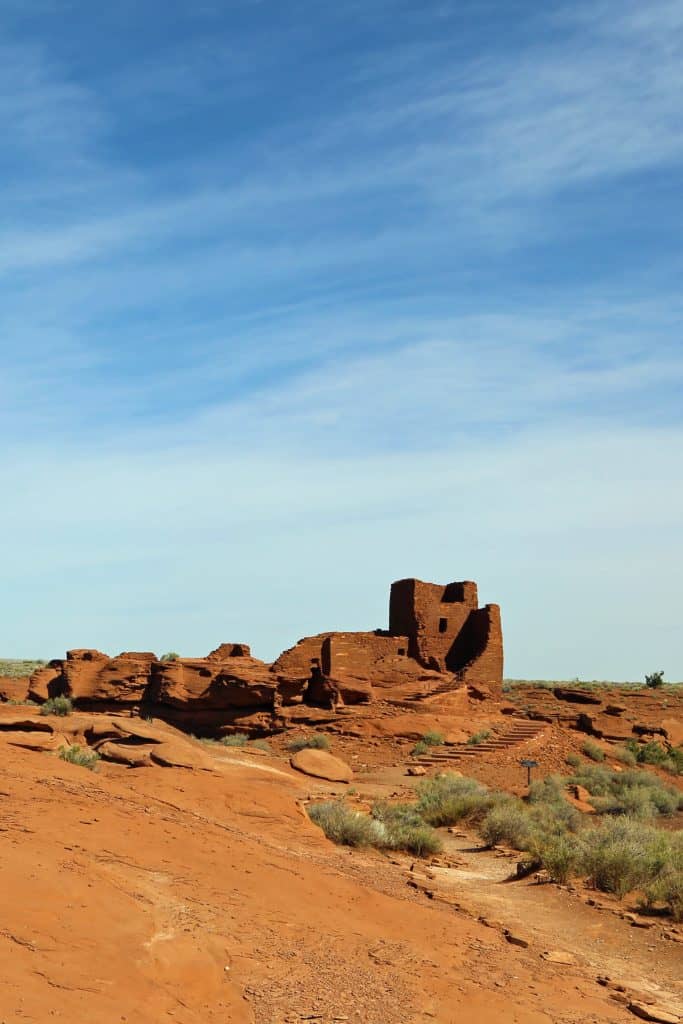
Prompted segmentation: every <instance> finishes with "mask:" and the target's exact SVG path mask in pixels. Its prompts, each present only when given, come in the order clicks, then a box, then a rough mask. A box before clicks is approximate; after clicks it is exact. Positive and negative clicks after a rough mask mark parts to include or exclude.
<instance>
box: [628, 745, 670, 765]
mask: <svg viewBox="0 0 683 1024" xmlns="http://www.w3.org/2000/svg"><path fill="white" fill-rule="evenodd" d="M668 756H669V752H668V750H667V749H666V747H663V746H662V744H661V743H657V741H656V740H650V742H649V743H643V744H642V746H640V747H639V748H638V753H637V754H636V758H637V760H638V763H639V764H654V765H662V764H664V762H665V761H666V760H667V758H668Z"/></svg>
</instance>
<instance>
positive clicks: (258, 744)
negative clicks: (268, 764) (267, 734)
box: [249, 740, 272, 754]
mask: <svg viewBox="0 0 683 1024" xmlns="http://www.w3.org/2000/svg"><path fill="white" fill-rule="evenodd" d="M249 746H250V747H251V748H252V749H253V750H262V751H263V753H264V754H270V753H272V750H271V746H270V743H269V742H268V740H251V742H250V743H249Z"/></svg>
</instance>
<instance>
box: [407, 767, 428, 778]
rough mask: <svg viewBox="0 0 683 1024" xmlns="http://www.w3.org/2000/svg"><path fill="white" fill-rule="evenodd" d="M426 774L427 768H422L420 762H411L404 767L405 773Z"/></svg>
mask: <svg viewBox="0 0 683 1024" xmlns="http://www.w3.org/2000/svg"><path fill="white" fill-rule="evenodd" d="M426 774H427V769H426V768H424V767H423V766H422V765H421V764H411V765H408V767H407V769H406V775H413V776H420V775H426Z"/></svg>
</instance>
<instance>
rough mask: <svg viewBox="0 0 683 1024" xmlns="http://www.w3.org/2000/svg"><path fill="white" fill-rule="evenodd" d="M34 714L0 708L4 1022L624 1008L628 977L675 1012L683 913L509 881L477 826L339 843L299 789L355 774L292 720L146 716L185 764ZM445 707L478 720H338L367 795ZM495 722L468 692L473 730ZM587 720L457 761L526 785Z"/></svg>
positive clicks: (580, 1014)
mask: <svg viewBox="0 0 683 1024" xmlns="http://www.w3.org/2000/svg"><path fill="white" fill-rule="evenodd" d="M375 710H377V709H375ZM18 712H21V713H22V714H21V717H23V718H25V719H26V721H27V728H26V729H24V730H21V731H22V733H23V736H24V738H27V741H28V742H29V743H31V742H33V740H32V739H31V737H34V733H33V732H32V731H31V730H32V724H31V723H32V722H39V721H40V718H39V716H38V715H37V714H36V712H35V709H33V710H31V709H25V708H21V709H19V708H16V707H12V708H10V707H7V706H5V707H3V708H0V752H1V757H0V857H1V863H2V882H3V884H2V895H1V896H0V901H1V906H0V955H1V956H2V964H3V984H2V987H1V989H0V1022H2V1024H10V1022H12V1024H15V1022H28V1021H32V1022H40V1024H43V1022H47V1021H52V1020H60V1019H62V1020H70V1021H88V1022H89V1024H113V1022H120V1021H128V1022H136V1024H137V1022H147V1021H149V1022H154V1024H157V1022H162V1021H169V1022H171V1021H172V1022H175V1024H199V1022H202V1024H204V1022H212V1021H213V1022H216V1024H218V1022H221V1024H232V1022H234V1024H241V1022H255V1024H295V1022H296V1024H298V1022H301V1021H315V1022H321V1024H332V1022H339V1024H341V1022H344V1021H349V1022H356V1024H361V1022H362V1024H417V1022H436V1024H456V1022H457V1024H463V1022H467V1024H494V1022H495V1024H497V1022H499V1021H506V1022H511V1024H579V1022H582V1024H583V1022H595V1024H597V1022H610V1024H622V1022H633V1021H634V1020H636V1019H637V1018H636V1017H634V1015H633V1013H632V1012H631V1011H629V1010H628V1009H627V1006H626V1003H628V1002H630V1001H632V1000H633V999H635V998H636V996H637V998H638V999H639V1000H640V1002H642V1003H648V1002H649V1003H650V1004H652V1003H656V1004H660V1005H665V1006H667V1007H668V1009H669V1012H671V1013H673V1014H678V1015H683V985H682V983H681V976H682V975H681V964H682V962H683V955H682V950H683V944H682V940H683V929H681V928H674V927H672V926H671V925H669V924H667V923H666V922H657V923H656V924H655V925H654V926H653V927H651V928H641V927H635V926H633V925H632V923H631V921H630V920H629V919H624V918H623V916H620V915H623V913H624V910H625V908H624V906H623V905H620V904H618V903H617V902H616V901H613V900H610V899H609V898H607V897H603V896H600V897H599V898H597V899H596V900H595V901H596V902H597V903H598V904H599V906H597V907H595V906H589V905H588V903H587V900H588V899H592V898H593V897H595V895H596V894H588V893H586V892H584V891H583V890H582V889H581V888H580V887H575V888H572V887H570V888H569V889H567V888H566V887H564V888H561V887H558V886H554V885H538V884H535V883H534V881H533V880H524V881H521V882H513V883H510V882H506V881H505V878H507V876H508V875H509V874H510V871H511V868H513V867H514V861H511V860H510V858H509V857H507V856H505V855H504V854H500V853H496V852H495V851H493V852H490V851H489V852H481V851H476V850H475V849H474V847H475V845H476V844H475V843H474V840H473V838H472V837H471V836H468V835H467V834H466V833H455V834H453V833H451V834H448V835H447V836H446V841H447V848H446V851H445V854H444V855H441V857H440V858H438V859H437V861H436V862H435V863H434V864H431V865H430V864H428V863H424V862H418V863H414V862H413V861H412V860H411V858H409V857H407V856H403V855H395V854H392V855H391V856H385V855H383V854H381V853H378V852H375V851H367V852H366V851H355V850H354V851H350V850H347V849H342V848H337V847H335V846H333V845H332V844H331V843H329V842H328V841H327V840H326V839H325V838H324V837H323V835H322V833H321V832H320V831H319V830H318V829H317V828H316V827H315V826H313V825H312V824H311V823H310V822H309V821H308V819H307V817H306V814H305V811H304V809H303V808H304V805H305V803H306V801H307V800H308V799H309V798H310V797H313V798H318V797H320V796H327V795H329V794H330V793H336V792H340V791H341V790H342V789H343V788H344V787H343V785H341V784H333V783H326V782H322V781H319V780H314V779H311V778H307V777H306V776H303V775H300V774H298V773H296V772H294V771H293V770H292V769H291V768H290V767H289V763H288V757H287V755H286V752H285V750H284V745H285V738H284V737H283V738H280V739H276V740H274V741H272V745H273V754H272V755H270V756H269V755H267V754H263V753H260V752H258V751H254V752H251V751H242V750H231V749H226V748H223V747H221V746H219V745H211V746H207V745H203V744H199V743H198V742H196V741H193V740H190V739H186V738H185V737H183V736H182V735H181V734H179V733H177V732H176V731H175V730H174V729H171V728H170V727H169V726H165V725H163V724H156V723H155V724H153V725H147V724H146V723H145V724H144V729H145V730H147V732H148V733H149V736H150V737H156V741H160V740H161V741H163V742H164V750H165V751H166V755H165V756H166V759H167V761H169V762H170V763H176V764H179V763H183V762H185V763H187V764H188V765H189V767H161V766H160V765H159V764H154V765H152V766H150V767H145V768H139V769H131V768H127V767H125V766H123V765H119V764H112V763H106V764H105V763H101V764H100V766H99V770H98V771H97V772H89V771H87V770H86V769H84V768H81V767H78V766H76V765H71V764H68V763H65V762H63V761H61V760H59V759H58V758H57V757H56V756H55V754H54V751H50V750H49V749H46V750H31V749H26V747H25V746H22V747H20V746H17V745H16V741H17V740H19V741H22V737H21V736H20V735H19V734H18V733H17V732H16V730H13V731H4V730H3V728H2V725H3V721H4V722H10V721H12V720H16V718H17V713H18ZM430 715H431V719H432V720H433V725H434V726H441V727H442V728H443V729H444V730H448V729H452V730H453V731H454V732H457V730H458V723H460V725H459V729H460V733H463V728H462V720H463V719H462V717H459V718H458V716H456V715H455V714H453V713H451V711H449V710H448V709H442V708H439V709H434V711H433V712H429V713H427V712H425V711H424V710H423V711H421V712H420V713H419V715H416V714H414V713H412V712H410V711H405V709H401V708H386V709H384V711H382V710H381V709H380V711H379V714H378V716H377V720H376V721H375V722H374V724H373V723H368V722H365V721H361V722H356V721H355V720H351V719H349V721H348V722H347V721H346V719H345V718H344V716H343V715H342V716H338V717H337V718H336V719H335V720H334V721H333V722H332V723H331V728H332V730H333V731H332V733H331V740H332V747H333V750H334V753H335V754H337V755H338V756H340V757H342V758H343V759H344V760H346V761H347V762H348V763H349V764H351V765H353V766H354V768H355V770H356V780H355V786H356V787H357V789H358V790H359V794H360V796H361V797H363V796H365V795H368V796H372V795H377V794H379V795H382V794H386V793H390V792H401V791H404V790H405V791H408V790H409V787H410V786H412V785H413V784H414V783H413V780H412V779H409V778H407V777H406V776H405V770H406V766H407V765H408V764H409V763H410V761H411V758H410V753H409V751H410V748H411V746H412V744H413V742H414V740H413V739H410V738H408V737H407V736H405V735H404V734H405V733H406V731H408V732H410V728H407V726H406V723H407V722H408V724H410V722H412V723H413V724H414V726H415V731H416V734H417V735H419V734H420V733H421V732H422V731H424V725H425V722H428V720H429V719H430ZM98 719H103V720H104V719H106V721H108V722H111V721H112V720H113V718H112V716H111V715H109V716H98V715H83V714H75V715H72V716H69V718H68V719H65V720H58V719H54V718H50V719H49V723H50V724H51V725H52V726H53V727H54V729H55V730H58V731H59V730H63V731H64V732H65V733H69V734H71V735H73V736H82V735H83V734H84V731H85V730H86V729H87V728H88V726H89V724H90V725H92V723H93V722H96V721H97V720H98ZM501 720H506V719H505V716H501V715H500V711H499V709H497V708H491V709H490V710H489V711H488V712H487V711H486V710H485V708H484V706H477V705H475V704H473V705H472V707H471V708H470V712H469V717H468V719H467V729H465V730H464V734H465V735H467V734H468V733H469V731H475V729H477V728H479V727H480V726H483V725H486V724H487V723H490V722H496V723H497V722H499V721H501ZM42 722H43V724H44V723H45V722H46V719H43V720H42ZM321 724H322V723H321ZM120 725H121V728H122V729H125V727H126V725H130V719H120ZM429 727H431V726H429ZM307 728H310V727H307ZM339 730H344V731H345V732H346V733H347V735H342V734H340V732H339ZM353 732H356V733H360V735H349V734H348V733H353ZM43 738H44V736H43ZM288 738H291V737H288ZM456 738H457V737H456ZM584 739H585V737H583V736H581V734H578V733H574V732H571V731H568V730H566V729H564V728H563V727H561V726H560V725H556V724H550V725H548V726H547V730H546V732H545V734H544V738H543V739H542V740H532V741H530V743H528V744H524V745H523V746H522V747H520V748H514V749H512V750H510V751H504V752H502V753H501V752H499V753H497V754H496V756H495V757H492V758H487V757H486V756H482V757H481V758H478V757H474V758H472V759H471V760H469V759H468V762H467V765H466V766H464V767H463V766H462V765H458V767H459V770H462V771H463V773H466V774H471V775H476V776H477V777H479V778H482V779H484V780H485V781H487V782H489V783H491V784H495V785H501V784H504V785H507V788H515V787H516V786H517V785H518V782H517V781H516V776H515V777H514V778H513V776H512V772H513V770H515V771H517V772H518V773H519V772H520V771H521V770H520V769H519V766H518V764H517V762H518V760H519V758H520V757H522V756H524V755H525V754H529V755H531V756H533V757H534V758H535V759H537V760H539V762H540V763H541V767H540V768H539V772H540V773H546V772H549V771H555V770H558V768H560V769H561V768H563V766H564V758H565V757H566V755H567V753H568V752H569V751H571V750H576V749H578V748H579V747H580V745H581V743H582V742H583V740H584ZM39 741H40V742H42V741H41V740H40V736H39ZM56 742H57V740H55V741H54V742H53V741H52V740H50V744H51V745H52V746H53V747H54V746H55V744H56ZM50 744H48V745H50ZM534 744H535V746H534ZM454 766H455V764H454ZM519 785H520V786H521V785H522V780H520V782H519ZM626 909H628V908H626ZM506 931H508V932H509V933H510V935H511V936H512V937H515V936H516V937H517V938H518V939H519V940H520V941H522V942H523V943H524V944H525V945H524V946H520V945H516V944H513V943H512V942H511V941H510V940H509V938H506V937H505V932H506ZM549 952H550V953H553V954H560V956H559V959H561V960H562V959H564V960H566V961H568V962H567V963H554V962H551V961H549V960H547V959H545V958H544V954H547V953H549ZM555 959H558V957H557V956H556V955H555ZM603 975H608V976H609V977H610V979H611V981H610V983H609V984H600V983H599V982H598V977H599V976H603ZM624 990H625V991H624ZM674 1019H675V1016H674Z"/></svg>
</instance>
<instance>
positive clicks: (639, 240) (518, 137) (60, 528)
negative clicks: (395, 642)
mask: <svg viewBox="0 0 683 1024" xmlns="http://www.w3.org/2000/svg"><path fill="white" fill-rule="evenodd" d="M72 6H73V9H72V12H71V13H72V14H73V21H71V22H69V26H72V25H74V24H78V26H79V27H78V33H79V36H78V45H77V46H76V45H75V44H74V39H73V37H72V34H71V33H72V29H71V27H69V26H64V25H63V24H62V21H63V19H61V18H60V17H59V13H60V11H59V5H56V7H52V8H51V6H50V5H49V4H48V5H46V4H41V5H38V4H37V3H33V2H31V3H30V4H29V8H30V9H29V10H28V11H26V10H24V11H23V12H19V11H18V9H17V8H16V5H15V9H14V11H13V12H11V13H12V15H13V16H12V17H11V18H8V19H7V26H8V28H7V32H6V38H5V41H4V42H3V44H2V46H3V49H2V53H1V54H0V56H2V58H3V60H2V62H1V65H0V66H1V68H2V70H0V85H1V86H2V95H3V98H2V99H1V100H0V130H1V131H2V133H3V138H5V139H6V140H7V141H8V143H9V145H8V146H7V147H6V150H5V151H3V155H2V157H0V220H1V223H0V380H1V382H2V389H1V390H0V431H2V436H3V450H2V453H1V454H0V469H2V472H3V478H4V479H5V480H11V481H12V486H11V487H10V488H9V495H8V497H7V500H5V502H4V503H3V504H2V505H0V529H1V530H2V531H3V535H5V536H7V537H11V538H12V540H13V543H12V545H11V547H12V551H11V552H10V556H9V558H8V560H7V563H6V567H7V572H8V580H9V583H8V586H9V591H8V592H11V594H12V606H11V607H8V608H7V609H6V610H5V621H6V622H7V623H8V628H9V629H10V631H11V633H12V635H14V636H15V637H16V643H17V645H18V646H17V650H16V653H28V654H30V653H35V651H30V650H28V648H26V647H25V646H23V645H25V644H29V643H31V642H32V637H35V636H36V634H35V632H31V630H35V621H36V619H37V620H39V621H40V623H41V631H40V650H39V651H38V652H37V653H50V654H52V653H58V652H59V651H60V650H61V649H62V647H63V646H67V645H69V644H72V643H73V644H74V645H80V644H82V643H83V642H86V643H89V642H92V643H96V644H97V643H99V644H101V645H102V646H104V647H116V646H121V647H129V648H130V647H135V646H138V645H140V646H144V647H147V646H149V644H150V643H151V644H152V645H155V644H158V645H159V646H160V647H166V648H167V647H169V646H175V645H176V637H177V638H178V643H181V644H183V645H184V646H185V647H186V649H190V648H191V649H192V650H193V652H195V653H201V651H202V650H203V649H205V648H207V647H208V646H213V645H214V641H215V639H216V633H219V634H222V633H223V630H224V628H225V625H224V624H225V621H226V618H227V617H230V618H231V621H232V622H233V625H234V631H235V632H234V636H235V638H242V639H247V640H249V639H252V640H254V641H255V642H256V644H257V646H258V645H259V641H261V643H262V645H263V649H264V652H267V653H275V651H276V649H277V647H278V645H279V646H282V645H284V643H287V642H290V641H291V640H292V639H293V638H295V637H296V636H297V635H299V633H300V631H301V630H302V629H306V630H307V631H313V630H314V629H315V628H327V627H329V626H330V625H331V624H334V623H333V620H334V616H335V615H337V616H338V624H339V625H346V626H348V627H350V628H352V627H354V626H367V625H369V624H377V625H379V624H381V622H383V621H384V618H385V616H384V600H385V588H386V582H387V578H391V577H393V576H398V575H405V574H408V573H411V572H414V573H416V574H418V575H422V576H424V577H434V578H445V577H454V576H468V575H469V576H472V577H474V578H479V579H480V580H481V581H482V583H483V585H484V589H485V592H486V596H487V597H488V598H490V599H496V598H499V599H500V600H501V601H502V603H503V605H504V607H505V608H506V616H507V618H506V622H509V623H510V632H509V640H508V650H509V651H510V656H511V659H512V663H511V665H510V671H511V672H512V673H513V674H523V673H531V672H534V671H538V673H539V674H543V675H547V674H548V673H552V672H556V673H559V674H561V673H565V674H569V675H575V674H577V673H581V672H585V673H587V674H600V673H604V674H621V675H627V676H630V675H633V674H637V673H638V672H640V671H641V669H642V670H645V669H648V670H649V669H650V668H651V667H652V665H651V664H650V660H651V659H652V658H653V657H654V654H653V653H652V651H653V650H654V648H655V647H656V649H657V651H658V652H662V656H663V657H664V656H665V657H666V659H667V665H666V666H665V667H666V668H667V671H668V672H669V673H671V669H672V668H673V667H674V666H675V664H677V662H676V658H677V657H678V654H677V648H676V646H675V636H674V626H675V623H674V620H673V617H672V613H671V609H672V608H675V607H677V602H679V598H680V584H679V583H678V581H677V578H676V576H675V573H674V572H673V570H672V568H671V567H672V566H673V565H674V564H675V561H676V554H677V553H683V549H682V547H681V544H682V541H681V537H680V529H679V528H678V527H677V524H678V523H679V521H680V518H681V516H680V511H681V498H682V496H681V492H680V486H679V480H680V476H681V474H680V472H679V467H680V452H681V450H683V443H682V442H683V439H682V437H681V429H682V425H681V413H680V403H679V395H680V389H681V385H682V383H683V382H682V380H681V377H682V375H683V365H682V363H681V356H680V337H679V334H680V314H681V308H680V299H679V298H678V294H677V291H676V288H675V284H674V282H675V277H676V268H677V266H678V267H679V266H680V262H681V260H680V252H678V253H677V251H676V242H675V237H674V232H672V225H673V224H675V223H677V220H676V217H677V214H678V213H679V212H680V211H679V210H678V205H679V201H678V200H677V199H676V195H677V191H676V188H675V183H676V180H677V178H680V176H681V170H682V163H683V146H682V143H681V134H680V131H678V126H679V122H680V99H679V97H680V95H681V92H682V90H681V86H683V78H682V74H683V72H682V71H681V68H683V62H682V61H681V55H682V53H681V46H682V44H681V31H682V28H683V25H682V22H683V15H682V14H681V9H680V5H678V4H676V3H671V2H668V0H656V2H654V3H652V4H648V5H647V6H643V5H638V4H636V3H635V2H632V0H627V2H626V3H616V2H611V0H610V2H602V3H598V4H592V5H587V4H581V5H576V4H571V5H570V4H560V5H555V6H554V7H553V8H552V9H540V8H539V7H538V5H532V4H529V5H526V4H521V5H516V8H515V12H513V13H514V16H512V15H511V11H510V7H509V5H507V4H504V3H498V2H494V3H492V4H490V5H482V4H477V3H473V4H462V3H454V2H453V3H451V2H450V0H439V2H438V3H437V2H434V3H432V2H430V0H428V2H427V3H426V4H423V5H415V4H412V3H408V2H407V0H383V2H382V3H380V4H372V5H367V4H359V3H356V2H355V0H353V2H352V0H343V2H342V3H340V4H336V5H335V6H334V8H333V9H326V7H325V5H312V4H310V3H308V2H307V0H300V2H299V0H297V2H296V3H292V4H287V5H276V4H275V3H271V2H264V3H260V4H248V3H245V4H231V5H211V4H209V5H204V8H203V10H201V11H200V12H195V11H194V9H192V10H190V9H189V8H187V10H185V9H183V10H180V9H178V10H173V9H168V8H167V7H163V9H162V5H161V4H160V3H159V4H157V3H156V0H153V2H152V4H150V5H148V6H147V5H143V7H144V8H145V10H140V9H138V8H137V7H136V19H135V20H134V22H132V23H131V21H130V18H129V15H130V14H131V12H132V11H133V7H134V5H132V4H130V5H126V4H123V5H119V6H117V7H115V8H109V9H106V10H104V11H102V12H101V20H100V19H97V20H96V19H93V16H92V10H91V8H89V7H88V5H86V4H85V3H84V2H81V0H74V3H73V5H72ZM8 10H9V6H8V4H7V2H5V4H4V5H2V3H0V14H2V15H5V14H7V12H8ZM146 14H147V15H149V16H150V17H151V15H152V14H154V15H155V16H156V15H157V14H163V17H164V26H165V30H164V34H163V36H161V34H159V33H156V32H152V31H148V30H149V29H150V26H151V27H153V26H152V25H151V22H150V23H149V24H147V25H144V24H142V21H144V17H145V15H146ZM140 19H142V21H141V20H140ZM131 24H133V25H134V28H133V30H131V28H130V25H131ZM266 30H267V31H266ZM663 182H666V183H667V188H664V187H663V184H662V183H663ZM634 183H635V184H634ZM323 565H324V566H325V573H324V574H322V573H321V568H320V567H321V566H323ZM359 565H360V566H362V576H363V579H364V581H365V583H366V587H365V588H361V589H363V593H362V594H359V593H358V578H359V572H361V570H360V569H359V568H358V567H359ZM640 574H643V575H648V578H650V577H651V576H652V577H653V578H654V577H656V580H657V583H656V586H655V587H653V588H652V589H653V590H654V591H655V595H654V597H653V601H652V606H651V607H650V608H648V609H646V610H645V612H643V609H642V607H641V606H640V605H639V612H638V614H639V616H640V618H639V621H638V623H637V629H635V628H634V623H633V622H632V619H633V602H632V601H631V598H630V587H631V586H632V583H633V578H634V577H637V576H639V575H640ZM302 575H303V576H304V578H305V580H306V585H305V587H304V588H303V590H304V591H306V592H307V593H308V594H309V595H310V599H309V597H308V596H307V594H306V593H302V588H301V587H300V586H299V585H298V584H296V585H295V584H294V583H293V581H294V580H296V579H297V578H299V577H301V576H302ZM45 578H47V579H48V580H49V581H50V585H51V586H52V587H59V588H60V594H61V595H62V600H61V601H60V607H59V608H58V609H55V608H53V607H50V608H48V600H47V597H44V596H43V594H42V592H41V587H40V586H39V583H40V581H41V580H44V579H45ZM27 580H28V581H30V586H29V585H28V584H27V583H26V581H27ZM293 588H295V589H296V599H295V600H294V599H293V598H292V593H293ZM131 592H133V596H131ZM93 594H96V595H97V597H96V601H95V602H94V603H95V605H96V607H93ZM234 595H239V600H238V599H237V598H235V596H234ZM264 595H266V596H265V597H264ZM373 595H375V596H373ZM131 602H132V604H131ZM250 606H252V607H253V608H254V609H256V610H255V611H254V612H253V614H252V613H251V612H249V611H248V608H249V607H250ZM131 607H132V608H133V612H132V613H131V610H130V609H131ZM155 609H156V610H155ZM295 613H296V614H295ZM264 615H266V617H267V619H268V622H267V624H266V625H265V626H264V623H263V616H264ZM570 618H571V620H572V622H573V623H574V626H575V633H574V634H572V639H571V642H568V640H567V635H566V625H565V624H566V622H567V621H568V620H569V619H570ZM598 618H600V620H601V621H606V622H607V624H608V632H606V633H603V634H602V636H601V638H600V641H599V642H598V641H597V640H596V641H595V642H594V641H593V640H590V639H589V640H588V641H587V642H586V643H585V644H584V643H582V645H581V658H584V660H583V661H581V663H580V664H579V663H577V661H580V658H579V656H578V655H577V653H576V647H577V645H576V642H575V636H576V635H579V636H581V637H589V638H590V636H591V629H592V623H594V622H595V621H597V620H598ZM131 620H134V621H131ZM539 629H540V631H541V633H542V635H543V637H544V641H543V645H542V647H543V649H542V650H537V648H538V644H537V642H536V640H537V637H538V632H539ZM230 632H231V633H232V629H231V630H230ZM86 634H87V635H86ZM143 634H144V635H143ZM606 637H607V638H608V641H609V642H607V643H606V642H605V638H606ZM643 637H645V638H646V639H643ZM22 638H23V640H22ZM36 642H37V641H36ZM20 648H21V649H20ZM2 653H13V652H11V651H7V652H2ZM658 657H659V654H658ZM544 659H545V661H544ZM654 660H655V661H657V658H654ZM591 665H593V666H595V667H594V668H591ZM631 666H634V667H633V669H631ZM678 674H679V675H683V666H681V668H680V669H678Z"/></svg>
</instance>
